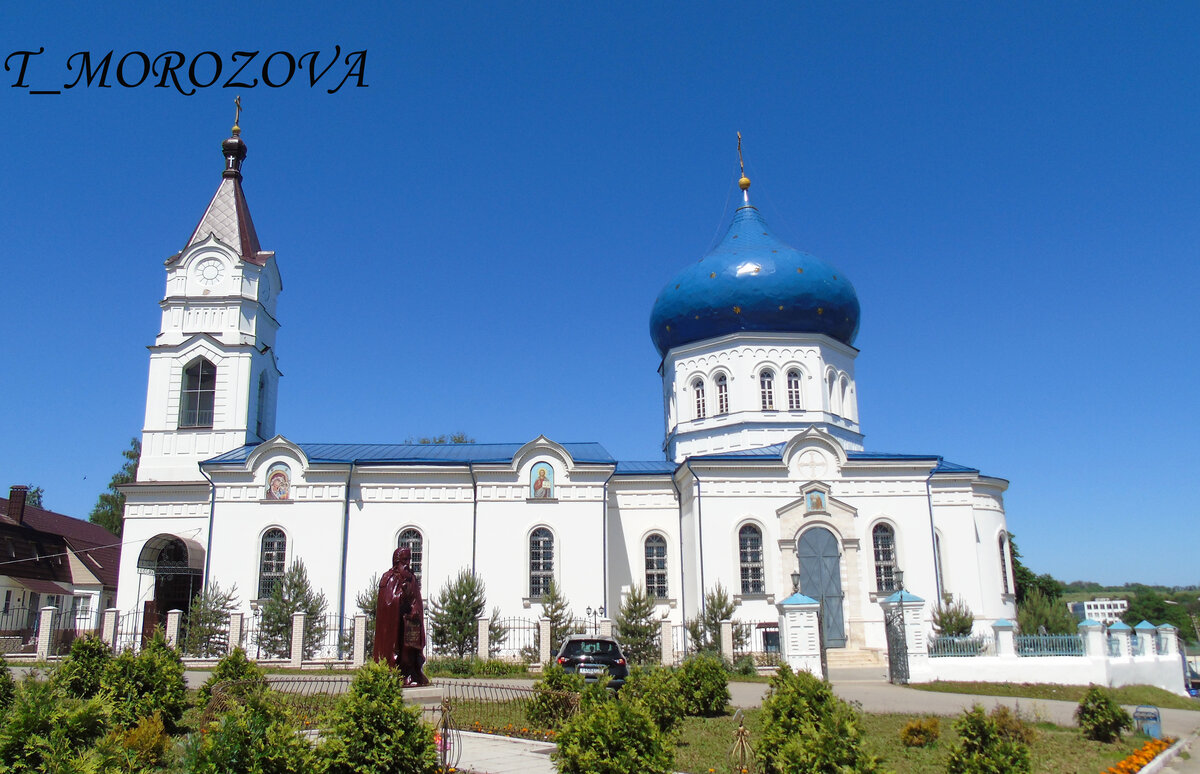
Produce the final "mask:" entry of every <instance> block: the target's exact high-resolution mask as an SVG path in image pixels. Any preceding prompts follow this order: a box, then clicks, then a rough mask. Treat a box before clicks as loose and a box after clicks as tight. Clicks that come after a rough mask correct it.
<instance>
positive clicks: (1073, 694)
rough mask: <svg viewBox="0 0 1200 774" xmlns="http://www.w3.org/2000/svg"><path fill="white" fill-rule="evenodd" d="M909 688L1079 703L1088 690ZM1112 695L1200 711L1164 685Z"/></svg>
mask: <svg viewBox="0 0 1200 774" xmlns="http://www.w3.org/2000/svg"><path fill="white" fill-rule="evenodd" d="M908 687H909V688H916V689H917V690H919V691H933V692H935V693H968V694H975V695H978V696H1016V697H1019V698H1022V699H1025V698H1029V699H1057V700H1061V701H1072V702H1076V703H1078V702H1079V700H1080V699H1082V698H1083V694H1084V692H1085V691H1087V689H1088V686H1086V685H1049V684H1046V683H957V682H949V681H945V682H943V681H941V680H939V681H937V682H933V683H912V684H910V685H909V686H908ZM1109 690H1111V691H1112V695H1113V698H1114V699H1116V700H1117V701H1118V702H1120V703H1121V704H1153V705H1154V706H1156V707H1161V708H1164V709H1184V710H1195V711H1198V712H1200V700H1197V699H1193V698H1191V697H1188V696H1177V695H1176V694H1173V693H1171V692H1170V691H1164V690H1163V689H1162V688H1155V687H1153V686H1149V685H1127V686H1125V687H1124V688H1111V689H1109Z"/></svg>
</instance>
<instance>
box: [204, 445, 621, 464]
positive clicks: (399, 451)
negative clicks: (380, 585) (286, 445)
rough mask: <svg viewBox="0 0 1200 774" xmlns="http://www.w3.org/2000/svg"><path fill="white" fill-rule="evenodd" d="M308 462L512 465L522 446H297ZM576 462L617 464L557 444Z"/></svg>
mask: <svg viewBox="0 0 1200 774" xmlns="http://www.w3.org/2000/svg"><path fill="white" fill-rule="evenodd" d="M296 445H297V446H299V447H300V450H301V451H303V452H304V455H305V456H306V457H308V460H309V462H319V463H343V464H349V463H351V462H354V463H356V464H359V465H372V464H375V465H386V464H390V463H397V464H409V465H419V464H429V465H466V464H469V463H506V462H512V459H513V455H515V454H516V453H517V452H518V451H520V449H521V447H523V446H525V444H523V443H301V444H296ZM559 445H560V446H562V447H563V448H564V449H566V450H567V453H568V454H570V455H571V458H572V459H574V460H575V462H582V463H597V464H609V465H612V464H616V462H617V461H616V460H615V459H614V458H613V456H612V455H611V454H609V453H608V450H607V449H605V448H604V447H603V446H601V445H600V444H598V443H592V442H587V443H564V444H559ZM256 448H258V446H257V445H254V446H243V447H241V448H240V449H234V450H233V451H230V452H226V453H225V454H222V455H220V456H218V457H213V458H212V459H210V460H206V461H205V462H206V463H213V464H221V463H230V462H234V463H236V462H245V461H246V460H247V458H249V456H250V454H251V453H252V452H253V451H254V450H255V449H256Z"/></svg>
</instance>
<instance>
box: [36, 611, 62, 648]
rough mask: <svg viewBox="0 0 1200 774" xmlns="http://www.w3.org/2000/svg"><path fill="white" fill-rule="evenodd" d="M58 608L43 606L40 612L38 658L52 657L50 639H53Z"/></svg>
mask: <svg viewBox="0 0 1200 774" xmlns="http://www.w3.org/2000/svg"><path fill="white" fill-rule="evenodd" d="M56 612H57V608H53V607H43V608H42V609H41V611H40V612H39V614H38V630H37V660H38V661H45V660H46V659H48V658H50V641H51V640H52V639H53V636H52V635H53V629H54V614H55V613H56Z"/></svg>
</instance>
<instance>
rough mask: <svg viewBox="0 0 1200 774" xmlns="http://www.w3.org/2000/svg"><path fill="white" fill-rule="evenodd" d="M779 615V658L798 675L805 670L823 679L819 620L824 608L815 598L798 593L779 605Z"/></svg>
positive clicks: (776, 607)
mask: <svg viewBox="0 0 1200 774" xmlns="http://www.w3.org/2000/svg"><path fill="white" fill-rule="evenodd" d="M775 609H776V610H778V611H779V654H780V656H782V657H783V661H784V663H786V664H787V665H788V666H790V667H791V668H792V669H794V670H796V671H797V672H798V671H800V670H801V669H803V670H806V671H808V672H809V673H810V674H812V675H815V676H816V677H819V678H826V677H828V675H825V674H824V673H823V672H822V670H821V636H820V634H821V630H820V627H819V626H818V621H817V617H818V615H819V614H820V610H821V604H820V603H819V602H817V600H815V599H813V598H812V597H807V596H805V595H803V594H801V593H800V592H798V591H797V592H795V593H794V594H792V595H791V596H790V597H788V598H787V599H785V600H783V601H782V602H776V603H775Z"/></svg>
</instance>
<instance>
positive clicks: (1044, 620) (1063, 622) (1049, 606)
mask: <svg viewBox="0 0 1200 774" xmlns="http://www.w3.org/2000/svg"><path fill="white" fill-rule="evenodd" d="M1017 626H1019V627H1020V629H1021V634H1040V633H1042V632H1043V631H1044V632H1045V633H1046V634H1074V633H1075V632H1076V631H1078V626H1079V623H1078V621H1076V620H1075V616H1073V615H1071V611H1069V610H1067V606H1066V605H1064V604H1062V603H1061V602H1059V601H1058V599H1057V598H1056V597H1048V596H1046V595H1045V594H1043V593H1042V591H1041V590H1040V589H1036V588H1035V589H1030V590H1029V591H1027V592H1026V594H1025V595H1024V597H1023V598H1022V599H1021V602H1020V604H1018V605H1017Z"/></svg>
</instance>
